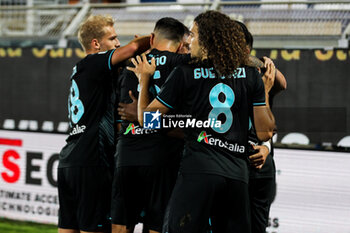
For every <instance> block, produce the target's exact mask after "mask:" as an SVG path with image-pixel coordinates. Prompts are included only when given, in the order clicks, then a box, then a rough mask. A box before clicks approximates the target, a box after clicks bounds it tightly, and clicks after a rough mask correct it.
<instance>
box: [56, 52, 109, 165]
mask: <svg viewBox="0 0 350 233" xmlns="http://www.w3.org/2000/svg"><path fill="white" fill-rule="evenodd" d="M113 52H114V50H110V51H106V52H101V53H96V54H90V55H88V56H86V57H85V58H84V59H82V60H81V61H80V62H78V63H77V64H76V66H75V67H74V68H73V73H72V75H71V88H70V94H69V97H68V113H69V124H70V131H69V137H68V138H67V143H68V144H67V146H66V147H65V148H63V149H62V151H61V153H60V167H70V166H91V165H97V166H98V165H107V166H109V164H106V163H108V161H107V160H108V159H107V158H106V156H104V153H102V155H101V152H102V151H104V150H105V149H106V148H105V147H106V146H107V145H105V143H107V144H113V135H111V136H108V134H110V133H112V134H113V125H112V124H113V122H112V119H109V118H107V116H106V114H112V112H111V111H112V109H109V108H110V107H111V103H110V97H111V93H112V87H111V78H112V77H111V70H112V67H111V64H110V59H111V55H112V54H113ZM107 131H108V132H107ZM110 131H111V132H110ZM101 149H102V151H101ZM103 160H104V161H103Z"/></svg>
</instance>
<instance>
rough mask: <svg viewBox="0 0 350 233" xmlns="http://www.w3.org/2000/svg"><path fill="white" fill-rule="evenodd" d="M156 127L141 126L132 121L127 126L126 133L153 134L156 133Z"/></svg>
mask: <svg viewBox="0 0 350 233" xmlns="http://www.w3.org/2000/svg"><path fill="white" fill-rule="evenodd" d="M156 132H157V130H155V129H145V128H141V127H140V126H139V125H135V124H134V123H130V124H129V125H128V127H127V128H126V130H125V132H124V135H127V134H129V133H131V134H132V135H142V134H152V133H156Z"/></svg>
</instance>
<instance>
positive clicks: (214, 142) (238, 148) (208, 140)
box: [197, 131, 245, 154]
mask: <svg viewBox="0 0 350 233" xmlns="http://www.w3.org/2000/svg"><path fill="white" fill-rule="evenodd" d="M197 142H199V143H205V144H208V145H210V146H218V147H221V148H225V149H227V150H229V151H232V152H236V153H241V154H243V153H245V146H243V145H239V144H238V143H234V144H232V143H229V142H227V141H223V140H221V139H219V138H214V137H212V135H208V134H207V132H206V131H202V132H201V133H200V134H199V135H198V138H197Z"/></svg>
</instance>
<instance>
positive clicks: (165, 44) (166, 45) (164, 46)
mask: <svg viewBox="0 0 350 233" xmlns="http://www.w3.org/2000/svg"><path fill="white" fill-rule="evenodd" d="M152 49H157V50H159V51H169V52H173V53H176V52H177V50H178V46H176V45H174V43H173V42H172V41H168V40H166V41H162V42H158V43H156V44H154V45H153V47H152Z"/></svg>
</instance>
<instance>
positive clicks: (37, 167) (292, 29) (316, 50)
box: [0, 0, 350, 233]
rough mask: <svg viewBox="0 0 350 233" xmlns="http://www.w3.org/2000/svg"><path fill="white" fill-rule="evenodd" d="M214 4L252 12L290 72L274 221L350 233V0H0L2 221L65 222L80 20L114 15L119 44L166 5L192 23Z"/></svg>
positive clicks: (249, 20)
mask: <svg viewBox="0 0 350 233" xmlns="http://www.w3.org/2000/svg"><path fill="white" fill-rule="evenodd" d="M208 9H213V10H220V11H222V12H224V13H226V14H228V15H230V16H231V17H232V18H235V19H237V20H240V21H242V22H244V23H245V24H246V25H247V26H248V29H249V30H250V31H251V32H252V34H253V36H254V48H255V49H254V50H253V52H252V54H253V55H256V56H257V57H262V56H268V57H271V58H272V59H273V60H274V62H275V64H276V66H277V67H278V68H279V69H280V70H281V72H282V73H283V74H284V75H285V77H286V79H287V82H288V87H287V90H286V91H284V92H282V93H281V94H279V95H278V96H277V97H276V98H275V101H274V103H273V111H274V114H275V116H276V120H277V124H278V134H277V135H276V136H275V137H274V141H275V143H276V144H275V145H276V148H277V149H276V152H275V161H276V167H277V184H278V190H277V195H276V199H275V202H274V203H273V205H272V209H271V220H270V226H269V228H268V229H267V232H270V233H272V232H276V233H277V232H278V233H290V232H300V233H303V232H304V233H311V232H317V233H320V232H325V233H326V232H327V233H329V232H333V233H334V232H339V233H350V223H349V221H348V219H349V218H350V183H349V180H350V171H349V168H350V154H349V152H350V114H349V109H350V94H349V93H350V92H349V91H348V88H349V87H350V79H349V73H350V72H349V71H350V50H349V34H350V1H348V0H347V1H336V0H334V1H321V0H319V1H317V0H312V1H311V0H309V1H307V0H294V1H292V0H261V1H249V0H246V1H241V0H236V1H220V0H212V1H211V0H197V1H194V0H171V1H166V2H165V1H161V0H158V1H157V0H124V1H122V0H120V1H118V0H109V1H108V0H90V1H89V0H0V94H1V98H0V173H1V177H0V222H1V217H3V218H8V219H15V220H23V221H33V222H40V223H51V224H56V223H57V212H58V203H57V202H58V199H57V190H56V186H57V183H56V179H57V176H56V170H57V159H58V153H59V151H60V149H61V147H62V146H63V145H64V139H65V137H66V133H67V129H68V123H67V109H66V108H67V107H66V100H67V95H68V89H69V80H68V78H69V76H70V73H71V69H72V67H73V66H74V64H75V63H76V62H77V61H78V60H79V59H81V58H82V57H83V56H84V53H83V51H82V49H81V47H80V45H79V43H78V41H77V38H76V34H77V29H78V27H79V24H80V22H81V21H82V20H84V19H85V18H86V17H88V16H89V15H91V14H109V15H112V16H113V17H114V18H115V19H116V30H117V34H118V38H119V40H120V41H121V43H122V45H123V44H126V43H127V42H128V41H129V40H131V39H132V38H133V37H134V35H135V34H139V35H144V34H148V33H150V32H151V31H152V30H153V27H154V23H155V22H156V21H157V20H158V19H159V18H161V17H165V16H170V17H174V18H177V19H179V20H180V21H182V22H184V23H185V24H186V25H188V26H189V24H190V22H191V21H192V20H193V18H194V17H195V16H196V15H198V14H199V13H201V12H203V11H205V10H208ZM218 26H220V25H218ZM0 229H1V228H0ZM0 232H1V230H0ZM5 232H7V231H5ZM19 232H20V231H19Z"/></svg>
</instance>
